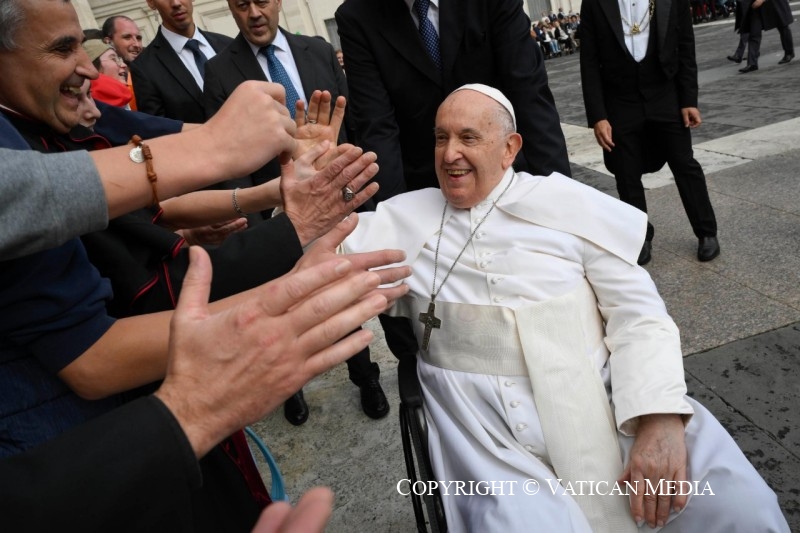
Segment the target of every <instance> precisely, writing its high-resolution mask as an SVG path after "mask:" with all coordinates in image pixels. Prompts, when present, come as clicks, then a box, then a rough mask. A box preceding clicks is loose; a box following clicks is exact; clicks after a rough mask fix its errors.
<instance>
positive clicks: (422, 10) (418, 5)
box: [414, 0, 442, 69]
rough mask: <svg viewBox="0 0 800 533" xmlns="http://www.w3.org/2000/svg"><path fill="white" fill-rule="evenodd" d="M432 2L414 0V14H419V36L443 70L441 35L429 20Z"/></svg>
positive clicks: (434, 60)
mask: <svg viewBox="0 0 800 533" xmlns="http://www.w3.org/2000/svg"><path fill="white" fill-rule="evenodd" d="M430 5H431V2H430V0H414V13H416V14H417V18H418V19H419V34H420V36H421V37H422V43H423V44H424V45H425V49H426V50H427V51H428V54H429V55H430V56H431V59H433V62H434V63H436V66H437V67H438V68H439V69H441V68H442V58H441V56H440V55H439V35H438V34H437V33H436V29H435V28H434V27H433V24H432V23H431V21H430V20H428V8H429V7H430Z"/></svg>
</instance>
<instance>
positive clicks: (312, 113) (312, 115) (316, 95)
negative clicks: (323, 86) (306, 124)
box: [308, 89, 322, 120]
mask: <svg viewBox="0 0 800 533" xmlns="http://www.w3.org/2000/svg"><path fill="white" fill-rule="evenodd" d="M321 98H322V91H320V90H319V89H317V90H315V91H314V92H313V93H311V100H309V101H308V118H309V119H311V120H318V118H317V115H319V101H320V99H321Z"/></svg>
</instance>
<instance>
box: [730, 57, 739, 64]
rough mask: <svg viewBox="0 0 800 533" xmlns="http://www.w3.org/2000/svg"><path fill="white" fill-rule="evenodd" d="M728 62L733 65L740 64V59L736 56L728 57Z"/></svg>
mask: <svg viewBox="0 0 800 533" xmlns="http://www.w3.org/2000/svg"><path fill="white" fill-rule="evenodd" d="M728 61H733V62H734V63H741V62H742V58H741V57H736V56H728Z"/></svg>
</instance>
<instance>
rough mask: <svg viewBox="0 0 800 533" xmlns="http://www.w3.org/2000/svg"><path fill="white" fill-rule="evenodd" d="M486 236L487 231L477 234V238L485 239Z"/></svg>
mask: <svg viewBox="0 0 800 533" xmlns="http://www.w3.org/2000/svg"><path fill="white" fill-rule="evenodd" d="M485 236H486V232H485V231H479V232H478V233H476V234H475V238H476V239H483V238H484V237H485Z"/></svg>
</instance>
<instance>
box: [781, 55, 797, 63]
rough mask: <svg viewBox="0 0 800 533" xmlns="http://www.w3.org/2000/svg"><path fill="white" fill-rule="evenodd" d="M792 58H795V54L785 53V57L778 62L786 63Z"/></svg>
mask: <svg viewBox="0 0 800 533" xmlns="http://www.w3.org/2000/svg"><path fill="white" fill-rule="evenodd" d="M792 59H794V54H785V55H784V56H783V59H781V60H780V61H778V64H779V65H783V64H786V63H788V62H789V61H791V60H792Z"/></svg>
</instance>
